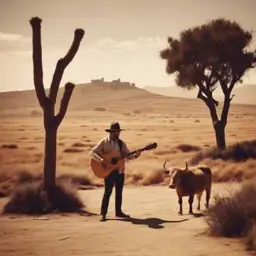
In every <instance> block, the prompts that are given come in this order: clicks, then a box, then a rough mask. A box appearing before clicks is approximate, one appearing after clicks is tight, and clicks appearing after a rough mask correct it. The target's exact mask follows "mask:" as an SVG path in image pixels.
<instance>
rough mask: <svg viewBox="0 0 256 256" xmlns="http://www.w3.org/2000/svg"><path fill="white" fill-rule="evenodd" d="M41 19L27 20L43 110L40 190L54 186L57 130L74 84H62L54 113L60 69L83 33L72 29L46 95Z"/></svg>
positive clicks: (37, 86)
mask: <svg viewBox="0 0 256 256" xmlns="http://www.w3.org/2000/svg"><path fill="white" fill-rule="evenodd" d="M41 21H42V20H41V19H40V18H38V17H34V18H32V19H31V20H30V24H31V26H32V32H33V66H34V86H35V91H36V95H37V98H38V101H39V104H40V106H41V107H42V109H43V113H44V129H45V157H44V176H43V190H45V191H51V189H53V188H54V187H55V179H56V151H57V144H56V141H57V130H58V127H59V125H60V123H61V122H62V120H63V118H64V116H65V114H66V112H67V108H68V104H69V101H70V98H71V95H72V92H73V89H74V84H72V83H67V84H66V85H65V91H64V94H63V98H62V100H61V104H60V109H59V112H58V113H57V114H55V103H56V98H57V94H58V90H59V86H60V82H61V79H62V76H63V73H64V70H65V68H66V67H67V66H68V64H69V63H70V62H71V61H72V60H73V58H74V56H75V54H76V53H77V51H78V48H79V45H80V43H81V40H82V38H83V36H84V30H83V29H76V30H75V34H74V39H73V42H72V45H71V47H70V48H69V50H68V52H67V54H66V55H65V56H64V57H63V58H61V59H59V60H58V62H57V65H56V68H55V72H54V75H53V79H52V82H51V85H50V90H49V95H46V92H45V88H44V83H43V67H42V46H41Z"/></svg>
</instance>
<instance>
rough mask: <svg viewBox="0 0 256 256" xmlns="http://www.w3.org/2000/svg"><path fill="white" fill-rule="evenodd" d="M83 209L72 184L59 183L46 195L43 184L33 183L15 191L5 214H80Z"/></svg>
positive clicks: (21, 186) (4, 211)
mask: <svg viewBox="0 0 256 256" xmlns="http://www.w3.org/2000/svg"><path fill="white" fill-rule="evenodd" d="M83 207H84V205H83V202H82V201H81V200H80V198H79V197H78V195H77V191H76V189H75V188H74V187H72V186H71V184H69V183H64V182H58V183H57V184H56V187H55V188H54V189H53V191H51V193H46V192H45V191H43V190H42V183H41V182H33V183H25V184H22V185H20V186H18V187H17V188H16V189H15V190H14V191H13V193H12V194H11V195H10V200H9V202H8V203H7V204H6V205H5V206H4V209H3V213H19V214H43V213H51V212H79V211H80V210H81V209H82V208H83Z"/></svg>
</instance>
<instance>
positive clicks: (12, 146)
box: [2, 144, 18, 149]
mask: <svg viewBox="0 0 256 256" xmlns="http://www.w3.org/2000/svg"><path fill="white" fill-rule="evenodd" d="M2 148H8V149H16V148H18V145H16V144H5V145H2Z"/></svg>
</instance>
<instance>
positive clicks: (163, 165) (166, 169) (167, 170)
mask: <svg viewBox="0 0 256 256" xmlns="http://www.w3.org/2000/svg"><path fill="white" fill-rule="evenodd" d="M166 163H167V161H165V162H164V165H163V167H164V169H165V170H166V171H168V169H166V167H165V165H166Z"/></svg>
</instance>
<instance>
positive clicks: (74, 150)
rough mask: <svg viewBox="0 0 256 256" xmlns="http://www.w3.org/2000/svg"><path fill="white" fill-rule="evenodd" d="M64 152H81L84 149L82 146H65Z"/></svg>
mask: <svg viewBox="0 0 256 256" xmlns="http://www.w3.org/2000/svg"><path fill="white" fill-rule="evenodd" d="M63 152H64V153H81V152H84V150H83V149H80V148H65V149H64V150H63Z"/></svg>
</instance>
